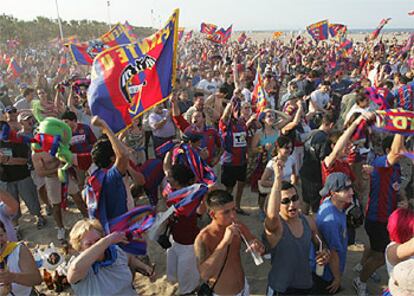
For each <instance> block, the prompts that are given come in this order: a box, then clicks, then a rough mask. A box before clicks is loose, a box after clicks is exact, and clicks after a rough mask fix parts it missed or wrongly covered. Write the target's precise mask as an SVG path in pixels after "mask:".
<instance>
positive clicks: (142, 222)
mask: <svg viewBox="0 0 414 296" xmlns="http://www.w3.org/2000/svg"><path fill="white" fill-rule="evenodd" d="M154 222H155V211H154V208H153V207H151V206H141V207H136V208H134V209H132V210H130V211H128V212H126V213H125V214H123V215H121V216H119V217H117V218H114V219H112V220H110V221H109V230H110V232H124V233H125V235H126V237H127V239H128V241H129V243H128V244H125V245H124V244H120V245H119V246H120V247H121V249H123V250H124V251H125V252H127V253H130V254H134V255H145V254H146V251H147V243H146V241H145V239H144V237H143V233H144V232H145V231H147V230H148V229H149V228H150V227H151V226H152V225H153V224H154Z"/></svg>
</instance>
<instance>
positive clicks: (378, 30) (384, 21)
mask: <svg viewBox="0 0 414 296" xmlns="http://www.w3.org/2000/svg"><path fill="white" fill-rule="evenodd" d="M390 20H391V18H390V17H389V18H386V19H382V20H381V22H380V23H379V25H378V26H377V28H376V29H375V30H374V31H373V32H372V33H371V34H370V35H369V40H375V39H377V37H378V35H379V34H380V33H381V30H382V28H384V26H385V25H386V24H388V22H389V21H390Z"/></svg>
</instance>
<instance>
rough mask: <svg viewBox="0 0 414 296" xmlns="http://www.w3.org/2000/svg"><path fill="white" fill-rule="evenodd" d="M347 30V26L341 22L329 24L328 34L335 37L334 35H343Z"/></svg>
mask: <svg viewBox="0 0 414 296" xmlns="http://www.w3.org/2000/svg"><path fill="white" fill-rule="evenodd" d="M346 31H347V27H346V26H345V25H342V24H329V34H331V37H335V36H336V35H338V34H339V35H344V34H345V32H346Z"/></svg>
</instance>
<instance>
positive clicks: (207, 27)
mask: <svg viewBox="0 0 414 296" xmlns="http://www.w3.org/2000/svg"><path fill="white" fill-rule="evenodd" d="M216 30H217V26H216V25H213V24H207V23H201V28H200V32H201V33H204V34H213V33H214V32H216Z"/></svg>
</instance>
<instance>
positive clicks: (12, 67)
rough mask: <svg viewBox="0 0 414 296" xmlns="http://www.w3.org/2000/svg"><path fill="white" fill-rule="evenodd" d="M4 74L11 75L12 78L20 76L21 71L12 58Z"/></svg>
mask: <svg viewBox="0 0 414 296" xmlns="http://www.w3.org/2000/svg"><path fill="white" fill-rule="evenodd" d="M6 72H7V73H9V74H11V75H12V76H13V77H14V78H18V77H19V76H20V75H22V73H23V69H22V67H20V66H19V64H18V63H17V62H16V60H15V59H14V58H11V59H10V61H9V65H8V66H7V70H6Z"/></svg>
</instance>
